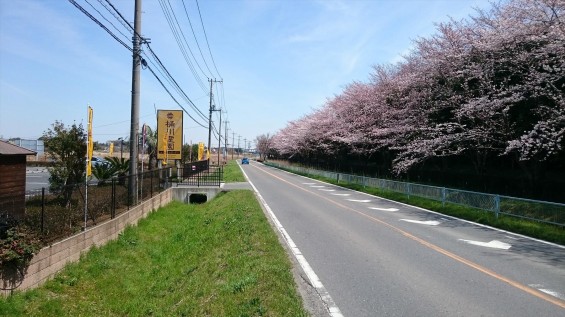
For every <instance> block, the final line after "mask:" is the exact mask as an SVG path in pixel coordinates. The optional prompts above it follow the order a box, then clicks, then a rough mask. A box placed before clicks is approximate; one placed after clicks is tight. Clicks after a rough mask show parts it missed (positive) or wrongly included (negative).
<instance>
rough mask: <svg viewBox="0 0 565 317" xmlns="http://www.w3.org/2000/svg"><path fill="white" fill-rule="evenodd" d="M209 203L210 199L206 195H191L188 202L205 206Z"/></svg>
mask: <svg viewBox="0 0 565 317" xmlns="http://www.w3.org/2000/svg"><path fill="white" fill-rule="evenodd" d="M206 201H208V197H207V196H206V195H205V194H191V195H190V196H189V197H188V202H189V203H191V204H203V203H205V202H206Z"/></svg>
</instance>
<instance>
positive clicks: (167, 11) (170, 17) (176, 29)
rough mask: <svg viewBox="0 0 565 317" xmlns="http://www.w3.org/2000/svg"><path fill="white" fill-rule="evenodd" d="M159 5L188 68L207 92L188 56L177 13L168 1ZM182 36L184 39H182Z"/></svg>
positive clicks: (160, 2)
mask: <svg viewBox="0 0 565 317" xmlns="http://www.w3.org/2000/svg"><path fill="white" fill-rule="evenodd" d="M167 3H168V5H167ZM159 4H160V6H161V10H162V11H163V14H164V15H165V18H166V19H167V23H168V24H169V28H170V29H171V32H172V33H173V36H174V37H175V40H176V42H177V45H178V47H179V49H180V50H181V53H182V55H183V57H184V60H185V61H186V63H187V65H188V67H189V68H190V71H191V72H192V74H193V75H194V78H195V79H196V82H197V83H198V85H199V86H200V88H201V89H202V90H203V91H206V85H204V81H202V78H200V75H199V74H198V72H197V71H196V68H195V67H194V65H193V63H192V62H191V60H190V57H189V56H188V53H187V51H186V48H185V45H183V39H184V43H187V41H186V37H185V36H184V32H183V31H182V28H181V27H180V25H179V23H178V20H177V18H176V15H175V12H174V11H173V9H172V7H171V6H170V2H168V1H167V2H165V0H159ZM175 25H176V26H175ZM181 36H182V38H181ZM186 47H188V51H189V53H190V55H192V58H193V59H194V61H195V63H196V66H198V68H199V69H200V71H201V72H202V74H204V71H203V70H202V68H201V67H200V65H199V64H198V63H197V62H196V59H195V58H194V54H193V53H192V50H191V49H190V46H188V44H186ZM204 76H206V75H205V74H204Z"/></svg>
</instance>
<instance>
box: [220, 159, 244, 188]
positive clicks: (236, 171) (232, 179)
mask: <svg viewBox="0 0 565 317" xmlns="http://www.w3.org/2000/svg"><path fill="white" fill-rule="evenodd" d="M237 162H238V161H237V160H231V161H228V164H226V165H225V166H224V182H226V183H236V182H245V177H244V176H243V173H242V172H241V169H240V168H239V165H238V163H237Z"/></svg>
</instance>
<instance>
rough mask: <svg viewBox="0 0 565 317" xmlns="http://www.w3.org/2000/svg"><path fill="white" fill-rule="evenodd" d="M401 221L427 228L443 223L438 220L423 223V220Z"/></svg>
mask: <svg viewBox="0 0 565 317" xmlns="http://www.w3.org/2000/svg"><path fill="white" fill-rule="evenodd" d="M400 221H405V222H410V223H416V224H419V225H426V226H437V225H439V224H441V222H439V221H436V220H427V221H421V220H411V219H400Z"/></svg>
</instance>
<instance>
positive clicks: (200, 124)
mask: <svg viewBox="0 0 565 317" xmlns="http://www.w3.org/2000/svg"><path fill="white" fill-rule="evenodd" d="M146 67H147V69H149V71H150V72H151V74H153V76H155V78H156V79H157V81H159V83H160V84H161V86H163V89H165V91H166V92H167V93H168V94H169V96H171V98H172V99H173V100H174V102H175V103H176V104H177V105H178V106H179V107H181V109H182V110H183V111H184V112H185V113H186V114H187V115H188V116H189V117H190V119H192V121H194V122H195V123H196V124H198V125H199V126H201V127H203V128H206V126H205V125H203V124H202V123H200V122H198V121H196V119H194V118H193V117H192V116H191V115H190V113H189V112H188V111H186V109H185V108H184V107H183V106H182V105H181V104H180V103H179V102H178V101H177V100H176V99H175V97H173V95H172V94H171V92H170V91H169V90H168V89H167V87H166V86H165V84H163V82H162V81H161V79H160V78H159V76H157V74H155V72H154V71H153V69H151V67H149V66H146Z"/></svg>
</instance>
